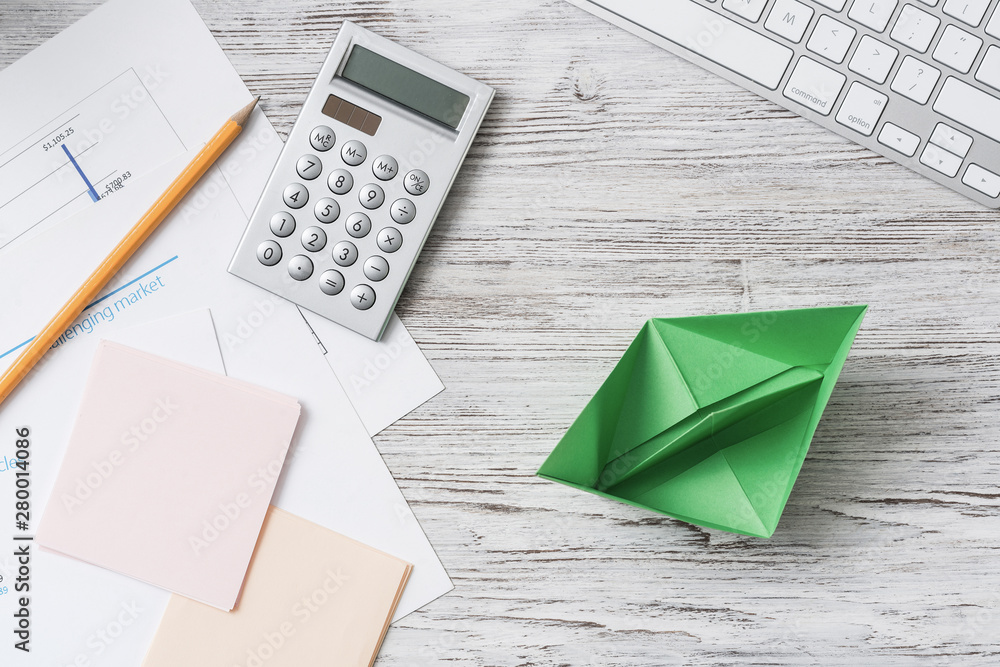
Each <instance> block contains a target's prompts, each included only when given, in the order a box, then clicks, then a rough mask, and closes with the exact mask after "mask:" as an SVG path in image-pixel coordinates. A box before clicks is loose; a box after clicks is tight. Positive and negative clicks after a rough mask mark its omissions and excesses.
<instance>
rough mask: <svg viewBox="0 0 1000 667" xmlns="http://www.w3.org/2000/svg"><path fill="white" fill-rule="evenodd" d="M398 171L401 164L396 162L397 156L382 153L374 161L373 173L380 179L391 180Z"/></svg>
mask: <svg viewBox="0 0 1000 667" xmlns="http://www.w3.org/2000/svg"><path fill="white" fill-rule="evenodd" d="M397 171H399V164H397V163H396V158H394V157H392V156H391V155H381V156H379V157H377V158H375V161H374V162H372V173H373V174H375V178H377V179H378V180H380V181H391V180H392V179H393V178H394V177H395V176H396V172H397Z"/></svg>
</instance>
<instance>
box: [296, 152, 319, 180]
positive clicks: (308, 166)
mask: <svg viewBox="0 0 1000 667" xmlns="http://www.w3.org/2000/svg"><path fill="white" fill-rule="evenodd" d="M295 173H297V174H298V175H299V178H304V179H306V180H307V181H311V180H312V179H314V178H316V177H317V176H319V175H320V174H322V173H323V163H322V162H320V160H319V158H318V157H316V156H315V155H303V156H302V157H300V158H299V161H298V162H296V163H295Z"/></svg>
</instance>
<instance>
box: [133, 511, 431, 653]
mask: <svg viewBox="0 0 1000 667" xmlns="http://www.w3.org/2000/svg"><path fill="white" fill-rule="evenodd" d="M411 569H412V566H411V565H410V564H409V563H406V562H404V561H402V560H400V559H398V558H394V557H392V556H389V555H388V554H385V553H382V552H381V551H377V550H375V549H372V548H370V547H367V546H365V545H363V544H361V543H359V542H355V541H354V540H350V539H348V538H346V537H343V536H342V535H338V534H337V533H334V532H333V531H331V530H327V529H326V528H323V527H322V526H317V525H316V524H314V523H310V522H309V521H306V520H305V519H301V518H299V517H297V516H294V515H292V514H289V513H288V512H284V511H282V510H280V509H277V508H271V511H270V512H269V513H268V516H267V520H266V522H265V524H264V529H263V531H262V533H261V536H260V543H259V544H258V545H257V550H256V551H255V552H254V557H253V562H252V564H251V566H250V573H249V574H248V575H247V580H246V585H245V586H244V588H243V595H242V596H241V598H240V603H239V607H238V608H237V609H236V610H235V611H233V612H230V613H225V612H221V611H219V610H218V609H212V608H211V607H208V606H206V605H203V604H199V603H197V602H193V601H191V600H188V599H186V598H182V597H177V596H174V597H173V598H171V600H170V604H169V605H168V606H167V610H166V612H165V613H164V615H163V620H162V622H161V623H160V628H159V630H157V633H156V638H155V639H154V640H153V644H152V646H151V647H150V649H149V652H148V653H147V654H146V659H145V660H144V661H143V663H142V666H143V667H178V665H183V666H184V667H220V666H223V665H226V666H228V665H268V667H306V666H307V665H342V666H345V667H347V666H350V667H364V666H365V665H371V664H372V663H374V662H375V656H376V655H377V653H378V649H379V646H380V645H381V643H382V639H383V637H384V636H385V632H386V630H387V629H388V627H389V621H390V620H391V619H392V615H393V612H394V610H395V608H396V605H397V603H398V602H399V598H400V596H401V595H402V593H403V587H404V586H405V585H406V581H407V579H408V578H409V576H410V571H411Z"/></svg>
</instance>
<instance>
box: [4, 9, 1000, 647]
mask: <svg viewBox="0 0 1000 667" xmlns="http://www.w3.org/2000/svg"><path fill="white" fill-rule="evenodd" d="M95 4H96V3H95V2H93V1H92V0H76V1H69V0H58V1H54V0H29V1H28V2H21V1H17V2H15V1H12V0H3V1H2V2H0V66H6V65H8V64H10V63H11V62H13V61H14V60H16V59H17V58H18V57H20V56H21V55H23V54H24V53H26V52H27V51H29V50H30V49H31V48H33V47H35V46H37V45H38V44H39V43H41V42H42V41H43V40H45V39H46V38H48V37H50V36H52V35H55V34H56V33H57V32H59V31H60V30H62V29H63V28H65V27H66V26H68V25H69V24H70V23H72V22H73V21H74V20H76V19H77V18H79V17H81V16H82V15H83V14H84V13H86V12H87V11H88V10H89V9H90V8H91V7H93V6H94V5H95ZM195 4H196V6H197V7H198V9H199V10H200V11H201V13H202V15H203V16H204V18H205V21H206V23H207V24H208V26H209V27H210V28H211V29H212V31H213V33H214V34H215V36H216V37H217V38H218V40H219V42H220V43H221V44H222V47H223V48H224V49H225V51H226V53H227V54H228V55H229V57H230V58H231V59H232V61H233V63H234V65H235V66H236V69H237V70H238V71H239V72H240V74H241V75H242V76H243V77H244V79H245V80H246V82H247V85H248V86H249V87H250V89H251V90H252V91H254V92H255V93H258V94H261V95H263V97H264V99H263V108H264V110H265V112H266V113H267V114H268V115H269V116H270V118H271V119H272V121H273V122H274V124H275V126H276V127H277V128H278V130H279V132H281V133H282V134H283V135H284V134H286V133H287V131H288V129H289V127H290V126H291V124H292V122H293V121H294V119H295V115H296V113H297V112H298V108H299V105H300V104H301V102H302V100H303V99H304V97H305V95H306V92H307V90H308V87H309V86H310V85H311V84H312V81H313V78H314V75H315V73H316V71H317V69H318V67H319V65H320V63H321V62H322V60H323V58H324V56H325V54H326V52H327V50H328V48H329V46H330V44H331V43H332V41H333V39H334V37H335V35H336V31H337V27H338V26H339V24H340V22H341V21H342V20H343V19H351V20H353V21H356V22H358V23H360V24H361V25H364V26H366V27H368V28H370V29H372V30H375V31H377V32H379V33H381V34H383V35H385V36H386V37H389V38H391V39H394V40H397V41H399V42H400V43H402V44H404V45H407V46H410V47H412V48H414V49H416V50H417V51H419V52H421V53H423V54H425V55H427V56H430V57H432V58H434V59H436V60H439V61H441V62H443V63H445V64H447V65H450V66H452V67H454V68H456V69H458V70H460V71H463V72H466V73H468V74H469V75H471V76H473V77H475V78H478V79H480V80H482V81H484V82H486V83H488V84H490V85H492V86H494V87H496V89H497V97H496V101H495V102H494V104H493V107H492V110H491V112H490V114H489V115H488V117H487V119H486V122H485V124H484V126H483V128H482V131H481V133H480V135H479V138H478V139H477V141H476V143H475V145H474V146H473V148H472V151H471V153H470V155H469V158H468V160H467V161H466V163H465V166H464V168H463V170H462V172H461V174H460V177H459V180H458V182H457V184H456V186H455V189H454V190H453V192H452V194H451V196H450V198H449V200H448V202H447V204H446V206H445V209H444V211H443V213H442V215H441V217H440V218H439V219H438V222H437V226H436V228H435V231H434V233H433V235H432V236H431V239H430V241H429V242H428V245H427V247H426V249H425V250H424V253H423V255H422V258H421V260H420V263H419V264H418V266H417V269H416V271H415V272H414V274H413V277H412V278H411V280H410V283H409V287H408V289H407V291H406V293H405V295H404V298H403V300H402V301H401V302H400V305H399V308H398V312H399V314H400V315H401V316H402V318H403V320H404V321H405V322H406V323H407V324H408V326H409V327H410V330H411V331H412V332H413V334H414V336H415V338H416V339H417V341H418V343H419V344H420V345H421V347H422V348H423V349H424V351H425V352H426V354H427V356H428V357H429V358H430V359H431V361H432V363H433V364H434V367H435V368H436V369H437V371H438V372H439V373H440V375H441V377H442V379H443V380H444V382H445V384H446V385H447V386H448V390H447V391H446V392H445V393H444V394H442V395H441V396H439V397H437V398H436V399H434V400H433V401H431V402H430V403H429V404H427V405H425V406H424V407H423V408H421V409H419V410H418V411H416V412H415V413H413V414H412V415H410V416H409V417H408V418H406V419H404V420H403V421H401V422H400V423H398V424H397V425H395V426H393V427H392V428H390V429H389V430H387V431H386V432H385V433H383V434H382V435H380V436H379V437H378V438H377V444H378V446H379V449H380V450H381V452H382V454H383V455H384V457H385V459H386V462H387V463H388V465H389V467H390V469H391V470H392V471H393V473H394V474H395V475H396V478H397V479H398V481H399V483H400V486H401V487H402V489H403V492H404V493H405V494H406V496H407V497H408V498H409V499H410V502H411V504H412V505H413V508H414V510H415V512H416V514H417V516H418V517H419V518H420V520H421V521H422V523H423V526H424V528H425V530H426V531H427V533H428V535H429V537H430V539H431V541H432V542H433V543H434V545H435V546H436V547H437V549H438V553H439V554H440V556H441V558H442V559H443V561H444V563H445V565H446V567H447V568H448V570H449V571H450V573H451V575H452V577H453V579H454V581H455V586H456V588H455V590H454V592H452V593H451V594H450V595H448V596H446V597H444V598H442V599H440V600H438V601H436V602H435V603H433V604H431V605H429V606H428V607H426V608H425V609H423V610H422V611H420V612H418V613H415V614H413V615H411V616H409V617H407V618H406V619H404V620H403V621H402V622H400V623H398V624H397V625H396V626H394V627H393V628H392V630H391V631H390V632H389V635H388V638H387V640H386V642H385V645H384V647H383V649H382V654H381V657H380V659H379V664H380V665H384V666H386V667H388V666H403V665H406V666H408V665H435V664H441V665H453V666H456V667H457V666H460V665H461V666H464V665H522V666H526V665H573V666H576V665H649V666H654V665H655V666H658V665H674V664H676V665H681V664H684V665H718V664H741V665H742V664H748V665H801V664H822V665H839V664H851V665H868V664H881V665H924V664H926V665H941V664H956V665H957V664H962V665H996V664H1000V492H998V488H997V480H998V479H1000V477H998V476H1000V445H998V436H1000V400H998V397H1000V362H998V360H997V355H998V353H1000V267H998V266H997V261H996V260H997V257H998V256H1000V216H998V214H997V213H996V212H994V211H990V210H987V209H985V208H981V207H979V206H978V205H976V204H974V203H973V202H971V201H969V200H967V199H964V198H963V197H961V196H959V195H957V194H954V193H952V192H951V191H949V190H946V189H944V188H942V187H939V186H937V185H935V184H933V183H931V182H930V181H928V180H925V179H923V178H921V177H919V176H916V175H915V174H913V173H911V172H909V171H907V170H906V169H904V168H902V167H900V166H898V165H896V164H895V163H892V162H890V161H888V160H886V159H884V158H882V157H880V156H877V155H874V154H872V153H870V152H869V151H867V150H865V149H863V148H861V147H859V146H857V145H855V144H852V143H849V142H847V141H846V140H844V139H842V138H840V137H838V136H835V135H834V134H832V133H829V132H827V131H825V130H823V129H821V128H819V127H817V126H815V125H813V124H811V123H810V122H808V121H805V120H802V119H801V118H799V117H798V116H795V115H794V114H791V113H789V112H787V111H785V110H783V109H781V108H778V107H776V106H775V105H773V104H771V103H770V102H767V101H765V100H763V99H761V98H758V97H756V96H754V95H753V94H751V93H747V92H745V91H743V90H742V89H740V88H738V87H736V86H733V85H731V84H729V83H727V82H725V81H723V80H722V79H720V78H718V77H716V76H713V75H710V74H708V73H706V72H704V71H702V70H700V69H698V68H697V67H695V66H693V65H690V64H688V63H686V62H684V61H682V60H680V59H679V58H676V57H674V56H672V55H669V54H667V53H665V52H663V51H661V50H659V49H657V48H655V47H653V46H651V45H649V44H647V43H646V42H644V41H641V40H640V39H638V38H636V37H633V36H632V35H630V34H627V33H625V32H623V31H620V30H618V29H615V28H613V27H611V26H610V25H607V24H605V23H604V22H602V21H600V20H598V19H596V18H593V17H592V16H590V15H589V14H586V13H584V12H582V11H580V10H578V9H577V8H575V7H573V6H571V5H569V4H567V3H565V2H563V1H562V0H542V1H540V2H534V1H531V0H504V1H503V2H499V1H498V0H414V1H411V2H402V1H400V0H360V1H356V2H347V1H344V0H332V1H331V0H327V1H319V0H266V1H256V2H250V1H247V0H243V1H240V2H235V1H225V2H210V1H208V0H197V1H196V2H195ZM10 103H14V101H13V100H6V99H5V100H0V104H10ZM850 303H868V304H870V305H871V309H870V311H869V314H868V316H867V318H866V320H865V323H864V325H863V327H862V329H861V332H860V334H859V335H858V337H857V340H856V342H855V345H854V350H853V352H852V353H851V356H850V358H849V359H848V361H847V364H846V366H845V368H844V371H843V374H842V375H841V379H840V382H839V384H838V385H837V388H836V390H835V391H834V394H833V397H832V400H831V401H830V405H829V407H828V408H827V410H826V414H825V416H824V418H823V421H822V422H821V423H820V426H819V430H818V431H817V433H816V437H815V439H814V440H813V444H812V449H811V451H810V454H809V457H808V458H807V459H806V463H805V466H804V467H803V469H802V474H801V476H800V477H799V480H798V483H797V484H796V486H795V489H794V491H793V492H792V495H791V498H790V500H789V502H788V506H787V508H786V510H785V513H784V517H783V519H782V521H781V523H780V524H779V526H778V530H777V532H776V533H775V535H774V537H773V538H772V539H770V540H761V539H755V538H748V537H740V536H736V535H731V534H727V533H722V532H718V531H713V530H705V529H701V528H697V527H694V526H691V525H688V524H685V523H681V522H678V521H674V520H672V519H668V518H665V517H662V516H659V515H656V514H653V513H650V512H646V511H643V510H640V509H637V508H634V507H630V506H627V505H624V504H619V503H613V502H610V501H607V500H603V499H601V498H598V497H595V496H592V495H589V494H586V493H583V492H579V491H575V490H573V489H570V488H568V487H564V486H562V485H558V484H554V483H551V482H546V481H543V480H541V479H539V478H536V477H535V476H534V473H535V470H536V469H537V468H538V466H539V465H540V464H541V463H542V461H543V460H544V459H545V457H546V456H547V454H548V453H549V452H550V451H551V449H552V448H553V446H554V445H555V443H556V442H557V441H558V440H559V438H560V437H561V435H562V433H563V431H564V430H565V429H566V428H567V427H568V426H569V424H570V423H571V422H572V420H573V419H574V418H575V417H576V415H577V414H578V413H579V411H580V410H581V408H582V407H583V406H584V404H585V403H586V401H587V400H588V398H589V397H590V396H591V395H592V393H593V392H594V391H595V390H596V389H597V387H598V386H599V384H600V383H601V381H602V380H603V379H604V378H605V376H606V375H607V373H608V372H609V371H610V370H611V368H612V366H613V365H614V363H615V362H616V360H617V359H618V357H619V356H620V355H621V353H622V352H623V351H624V349H625V347H626V345H627V344H628V343H629V341H630V340H631V339H632V337H633V336H634V334H635V333H636V331H637V330H638V329H639V327H640V325H641V324H642V323H643V321H644V320H645V319H647V318H649V317H653V316H679V315H688V314H707V313H721V312H732V311H741V310H765V309H774V308H785V307H805V306H819V305H839V304H850ZM304 667H305V666H304Z"/></svg>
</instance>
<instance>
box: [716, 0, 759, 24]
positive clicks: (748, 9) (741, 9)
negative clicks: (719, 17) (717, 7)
mask: <svg viewBox="0 0 1000 667" xmlns="http://www.w3.org/2000/svg"><path fill="white" fill-rule="evenodd" d="M766 6H767V0H723V2H722V8H723V9H728V10H729V11H731V12H732V13H733V14H736V15H737V16H742V17H743V18H745V19H746V20H747V21H753V22H754V23H756V22H757V21H759V20H760V15H761V14H763V13H764V7H766Z"/></svg>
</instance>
